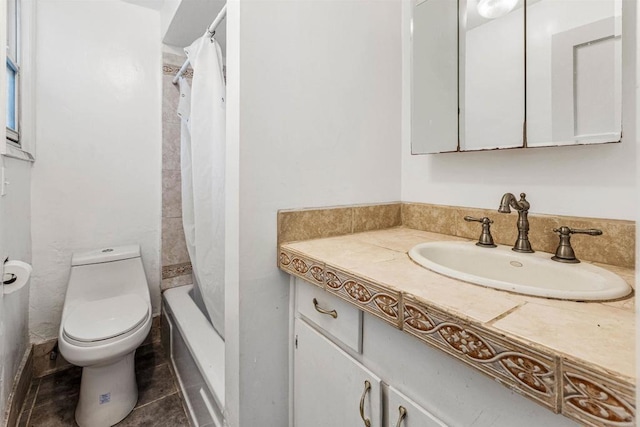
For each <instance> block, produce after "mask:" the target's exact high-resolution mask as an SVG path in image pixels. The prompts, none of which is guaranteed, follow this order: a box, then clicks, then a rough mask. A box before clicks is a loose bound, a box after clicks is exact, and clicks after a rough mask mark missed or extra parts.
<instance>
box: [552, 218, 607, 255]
mask: <svg viewBox="0 0 640 427" xmlns="http://www.w3.org/2000/svg"><path fill="white" fill-rule="evenodd" d="M553 231H555V232H556V233H558V235H559V236H560V243H559V244H558V249H556V254H555V255H554V256H552V257H551V259H552V260H554V261H558V262H566V263H570V264H577V263H579V262H580V260H579V259H578V258H576V254H575V252H574V251H573V247H572V246H571V235H572V234H588V235H590V236H600V235H601V234H602V230H598V229H597V228H585V229H579V228H571V227H567V226H566V225H563V226H561V227H560V228H554V229H553Z"/></svg>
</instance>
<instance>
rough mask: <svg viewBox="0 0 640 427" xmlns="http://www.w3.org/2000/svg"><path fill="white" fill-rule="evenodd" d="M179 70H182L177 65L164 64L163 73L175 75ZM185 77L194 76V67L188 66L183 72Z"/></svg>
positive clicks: (190, 77)
mask: <svg viewBox="0 0 640 427" xmlns="http://www.w3.org/2000/svg"><path fill="white" fill-rule="evenodd" d="M178 71H180V67H176V66H175V65H170V64H162V74H164V75H165V76H175V75H176V74H177V73H178ZM182 76H183V77H186V78H188V79H192V78H193V69H191V67H189V68H187V69H186V70H185V72H184V73H182Z"/></svg>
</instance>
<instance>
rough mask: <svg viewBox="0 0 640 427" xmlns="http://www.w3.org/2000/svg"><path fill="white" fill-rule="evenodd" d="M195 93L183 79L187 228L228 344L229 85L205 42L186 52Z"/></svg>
mask: <svg viewBox="0 0 640 427" xmlns="http://www.w3.org/2000/svg"><path fill="white" fill-rule="evenodd" d="M185 52H186V54H187V57H188V58H189V62H190V63H191V67H192V68H193V70H194V72H193V81H192V88H189V84H188V83H187V81H186V79H184V78H180V80H179V85H180V104H179V106H178V116H180V118H181V121H182V136H181V148H180V154H181V160H180V162H181V170H182V222H183V227H184V234H185V240H186V243H187V250H188V252H189V257H190V259H191V264H192V266H193V273H194V276H195V279H196V285H197V286H198V287H199V292H200V293H201V295H202V299H203V301H204V305H205V307H206V309H207V312H208V314H209V318H210V320H211V323H212V324H213V327H214V328H215V329H216V330H217V331H218V333H219V334H220V335H221V336H222V337H223V338H224V228H225V221H224V198H225V193H224V187H225V181H224V176H225V83H224V76H223V73H222V51H221V49H220V45H219V44H218V42H217V41H216V40H215V39H212V38H209V37H202V38H200V39H198V40H196V41H195V42H193V44H192V45H191V46H189V47H188V48H186V49H185Z"/></svg>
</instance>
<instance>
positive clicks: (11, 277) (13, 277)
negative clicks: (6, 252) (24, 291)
mask: <svg viewBox="0 0 640 427" xmlns="http://www.w3.org/2000/svg"><path fill="white" fill-rule="evenodd" d="M7 261H9V257H6V258H5V259H4V261H3V262H2V263H3V264H6V263H7ZM5 276H9V278H8V279H7V280H5V279H4V277H5ZM16 280H18V276H16V275H15V274H13V273H5V274H4V275H3V276H2V284H3V285H10V284H12V283H14V282H15V281H16Z"/></svg>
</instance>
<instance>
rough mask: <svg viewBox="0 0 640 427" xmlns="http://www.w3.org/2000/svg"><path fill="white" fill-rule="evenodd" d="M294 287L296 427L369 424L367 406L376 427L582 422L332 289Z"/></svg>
mask: <svg viewBox="0 0 640 427" xmlns="http://www.w3.org/2000/svg"><path fill="white" fill-rule="evenodd" d="M291 291H292V294H293V295H294V299H293V301H294V306H293V307H292V316H293V319H292V320H293V321H292V322H291V325H292V328H291V331H290V334H291V343H292V345H291V362H290V363H291V364H290V375H291V382H290V387H291V389H290V395H291V406H290V409H291V411H292V414H291V417H290V420H291V425H290V427H360V426H365V427H366V426H367V424H365V422H364V421H363V418H362V416H361V412H360V409H361V408H362V414H363V416H364V417H365V418H366V419H368V420H370V425H369V427H383V426H384V427H437V426H440V427H441V426H466V425H474V426H477V427H482V426H487V427H488V426H492V427H499V426H505V427H506V426H513V425H518V426H519V427H534V426H535V427H538V426H541V425H544V426H547V427H557V426H576V425H577V424H576V423H575V422H574V421H572V420H570V419H569V418H566V417H564V416H562V415H559V414H554V413H553V412H552V411H550V410H548V409H546V408H544V407H543V406H541V405H537V404H536V403H533V402H532V401H530V400H529V399H527V398H524V397H522V396H520V395H518V394H517V393H515V392H514V391H512V390H509V389H508V388H506V387H504V386H503V385H501V384H499V383H498V382H496V381H495V380H493V379H492V378H490V377H488V376H485V375H483V374H482V373H480V372H478V371H477V370H475V369H473V368H470V367H468V366H467V365H465V364H464V363H461V362H460V361H458V360H456V359H455V358H453V357H451V356H449V355H447V354H446V353H445V352H443V351H441V350H439V349H436V348H433V347H431V346H429V345H425V343H423V342H421V341H420V340H418V339H416V338H415V337H413V336H411V335H409V334H407V333H405V332H403V331H401V330H398V329H395V328H394V327H393V326H391V325H390V324H389V323H387V322H385V321H383V320H381V319H379V318H377V317H376V316H373V315H371V314H369V313H363V312H362V311H361V310H359V309H358V308H357V307H356V306H354V305H352V304H349V303H347V302H345V301H344V300H342V299H340V298H338V297H337V296H335V295H334V294H333V293H331V292H328V291H326V290H324V289H322V288H320V287H318V286H316V285H311V284H309V283H308V282H306V281H304V280H302V279H299V278H292V282H291ZM314 300H315V301H316V302H317V304H314ZM316 305H317V310H316ZM333 310H335V314H336V315H337V317H334V316H333V315H331V314H327V312H328V313H332V312H333ZM354 340H355V341H354ZM367 382H368V383H369V384H370V387H369V388H367V386H366V383H367ZM365 390H366V392H365ZM401 407H402V408H404V410H405V411H406V415H405V416H404V418H403V419H402V420H400V416H401V412H400V411H401V409H400V408H401Z"/></svg>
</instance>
